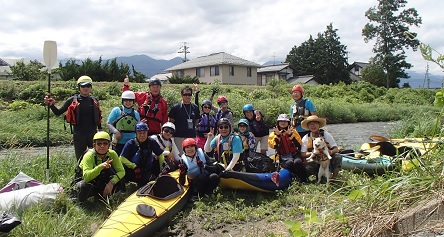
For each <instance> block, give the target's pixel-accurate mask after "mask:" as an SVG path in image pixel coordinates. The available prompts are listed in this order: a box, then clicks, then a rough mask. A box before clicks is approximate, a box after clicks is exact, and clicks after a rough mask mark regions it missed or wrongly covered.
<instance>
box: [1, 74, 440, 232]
mask: <svg viewBox="0 0 444 237" xmlns="http://www.w3.org/2000/svg"><path fill="white" fill-rule="evenodd" d="M64 85H65V84H64V83H60V85H58V86H59V87H63V86H64ZM134 86H135V88H136V89H137V90H143V89H145V86H146V85H142V84H141V85H134ZM118 87H119V84H117V83H103V85H100V86H97V87H95V88H94V90H95V92H97V95H100V97H101V100H100V102H101V106H102V109H103V114H104V118H105V119H106V117H107V115H108V114H109V112H110V110H111V109H112V107H114V106H117V105H118V104H120V99H119V96H118V91H119V90H118V89H119V88H118ZM180 87H182V86H181V85H179V86H177V85H169V86H165V87H164V88H163V94H164V96H165V97H166V98H167V99H168V101H169V102H170V103H173V102H175V101H177V100H178V98H179V95H178V89H177V88H180ZM212 87H219V88H220V89H221V92H220V93H223V94H225V95H227V96H228V98H229V99H230V107H232V108H233V110H234V111H235V116H236V118H239V116H240V114H241V108H242V105H243V104H245V103H250V102H251V101H254V105H255V107H257V108H258V109H260V110H262V111H263V112H264V113H265V114H266V116H267V117H268V118H269V120H268V121H269V123H270V124H274V122H273V118H275V117H276V116H277V114H279V113H284V112H286V111H288V108H289V105H290V104H291V100H290V99H289V97H288V94H284V92H285V90H287V89H288V88H280V87H281V85H277V86H275V87H272V88H267V90H264V87H251V88H250V87H242V86H224V87H221V86H220V85H206V86H202V95H201V100H203V99H204V98H207V97H208V96H209V93H210V91H211V88H212ZM56 88H57V85H55V89H56ZM67 88H68V87H67ZM116 88H117V89H116ZM55 89H54V90H55ZM10 90H11V87H10V86H8V87H7V88H6V89H5V91H10ZM67 90H68V89H67ZM324 90H325V91H318V88H314V87H313V88H312V87H307V95H308V97H310V98H312V99H313V101H314V102H315V104H316V106H317V108H318V114H319V115H320V116H322V117H327V118H328V119H329V122H356V121H391V120H402V121H401V122H400V125H399V126H398V127H397V128H396V129H395V130H394V131H393V132H392V133H391V137H393V138H394V137H422V136H424V135H428V136H431V135H433V134H438V135H436V136H438V137H440V136H441V135H440V133H441V131H440V128H441V127H440V126H439V125H438V123H437V121H436V114H435V113H436V112H439V109H437V108H434V107H432V106H431V102H430V103H429V101H428V97H427V96H429V95H428V94H427V93H429V92H427V91H410V90H405V91H399V92H397V91H395V90H392V89H391V90H389V92H387V94H386V95H383V96H381V97H377V96H376V95H371V96H370V97H371V98H369V95H370V94H369V93H370V92H362V91H364V89H360V88H359V87H356V85H352V86H350V88H348V87H345V86H343V85H338V86H337V87H336V86H335V87H332V88H330V87H324ZM107 91H114V92H112V93H111V92H107ZM116 91H117V92H116ZM352 91H357V92H358V95H357V96H353V95H352ZM0 92H2V90H1V88H0ZM267 92H269V93H267ZM327 92H329V93H327ZM58 93H60V94H62V93H65V94H66V95H70V93H68V92H66V91H62V90H61V89H60V92H58ZM321 93H323V94H321ZM397 93H401V94H403V95H402V101H401V102H396V103H392V102H393V101H395V100H397V99H399V98H400V97H401V96H398V94H397ZM409 93H411V94H409ZM0 94H1V93H0ZM4 94H5V95H6V94H8V93H4ZM324 94H325V95H324ZM8 95H9V94H8ZM321 95H322V96H321ZM331 95H336V97H328V96H331ZM423 95H425V96H424V97H421V96H423ZM359 96H361V97H363V96H365V100H372V101H370V102H365V101H364V99H361V100H359V99H357V98H360V97H359ZM363 98H364V97H363ZM411 98H414V99H415V100H418V101H420V103H421V104H416V105H415V104H414V103H415V102H414V101H415V100H412V101H413V102H412V101H409V100H410V99H411ZM59 100H62V99H59ZM62 101H63V100H62ZM388 101H389V102H388ZM407 102H408V103H407ZM412 104H414V106H412ZM59 105H60V104H59ZM0 108H1V109H2V116H0V126H1V127H2V130H1V131H0V146H2V147H3V148H11V149H9V150H3V151H2V155H0V159H1V161H2V162H0V187H1V186H4V185H5V184H6V183H7V182H8V181H9V180H10V179H12V178H13V176H15V175H16V174H18V173H19V172H20V171H23V172H24V173H26V174H28V175H29V176H31V177H33V178H35V179H36V180H41V181H44V180H45V167H46V155H45V154H44V152H37V151H35V150H34V149H38V148H33V147H34V146H44V145H45V144H46V143H45V142H46V112H47V111H46V110H45V107H44V106H42V105H38V104H33V103H31V102H27V101H24V100H22V102H20V101H19V100H15V101H14V103H10V102H8V101H5V100H4V99H2V100H1V101H0ZM50 121H51V131H50V135H51V138H50V141H51V144H52V145H61V144H63V145H69V144H70V141H71V134H70V133H69V126H68V128H67V130H66V131H65V130H64V128H63V119H62V118H60V117H55V116H53V114H51V120H50ZM15 147H26V150H28V152H27V153H19V152H16V150H14V149H12V148H15ZM443 153H444V152H443V146H442V144H437V146H436V147H434V148H433V149H432V150H431V151H429V152H428V153H427V155H425V156H422V157H421V158H420V164H421V167H420V168H417V169H414V170H413V171H411V172H408V173H406V172H403V171H402V170H401V171H395V172H390V173H387V174H386V175H384V176H381V177H373V178H372V177H367V176H366V175H364V174H354V173H351V172H348V171H345V170H343V171H341V173H340V179H341V180H343V181H344V183H333V184H331V185H330V186H326V185H299V184H297V183H293V184H292V185H291V186H290V187H289V188H288V190H285V191H279V192H276V193H254V192H244V191H232V190H220V189H217V190H216V192H215V193H214V194H212V195H211V196H208V197H202V198H201V199H200V200H198V201H197V202H196V203H195V205H192V206H188V207H187V208H185V209H184V210H183V211H182V212H180V213H179V214H178V215H176V216H175V217H174V218H173V220H171V221H170V223H169V227H168V228H167V229H165V230H164V232H166V233H169V234H171V235H182V236H185V235H190V234H193V233H194V235H195V236H205V235H206V236H209V235H218V236H227V235H228V234H231V232H229V231H237V232H235V233H236V234H238V235H245V236H289V235H290V236H318V235H320V233H322V236H376V235H378V233H380V231H382V230H384V229H386V228H387V226H388V225H389V224H390V223H391V221H392V218H393V217H394V216H395V215H396V213H399V212H401V211H403V210H405V209H407V208H409V207H411V206H414V205H415V204H416V203H418V202H419V201H421V200H424V199H426V198H429V197H433V196H435V195H437V194H439V193H442V187H443V179H442V176H440V175H438V174H440V173H441V170H442V165H443V164H442V159H441V157H442V156H443V155H444V154H443ZM75 163H76V162H75V158H74V154H72V153H67V152H66V151H64V150H59V151H57V150H54V151H52V152H51V159H50V169H51V170H50V174H51V176H50V177H51V178H50V180H49V181H45V183H49V182H58V183H61V184H62V186H63V187H65V191H68V189H69V184H70V182H71V179H72V178H73V175H74V167H75ZM126 195H129V193H127V194H126ZM123 198H125V196H116V197H112V198H110V199H109V200H104V201H103V202H101V203H99V204H90V205H89V206H86V207H80V206H78V205H77V204H75V203H73V202H71V201H70V200H69V198H68V197H67V196H66V195H65V194H62V195H59V197H58V198H57V200H56V201H55V202H54V203H51V204H50V205H48V204H41V205H37V206H34V207H31V208H28V209H26V210H25V211H24V212H21V213H16V214H17V215H18V216H19V217H20V218H21V220H22V224H21V225H19V226H18V227H16V228H15V229H14V230H13V231H12V232H11V233H10V234H9V235H8V236H91V235H92V234H93V233H94V231H95V230H96V229H97V228H98V226H99V225H100V224H101V223H102V222H103V221H104V220H105V218H106V217H107V216H108V215H109V214H110V212H111V211H112V210H113V209H115V208H116V207H117V205H118V204H119V203H120V202H121V201H122V200H123ZM190 223H198V224H199V225H197V226H196V225H194V226H193V225H192V226H190ZM255 223H257V224H255ZM224 231H225V232H224ZM227 231H228V232H227ZM321 231H322V232H321Z"/></svg>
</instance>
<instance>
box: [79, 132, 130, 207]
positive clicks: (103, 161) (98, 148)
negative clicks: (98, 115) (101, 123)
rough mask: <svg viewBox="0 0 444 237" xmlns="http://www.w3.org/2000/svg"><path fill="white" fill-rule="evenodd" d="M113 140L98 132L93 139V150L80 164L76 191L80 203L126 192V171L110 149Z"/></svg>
mask: <svg viewBox="0 0 444 237" xmlns="http://www.w3.org/2000/svg"><path fill="white" fill-rule="evenodd" d="M110 144H111V138H110V136H109V134H108V133H107V132H103V131H101V132H97V133H96V134H95V135H94V137H93V149H90V150H88V151H87V152H86V153H85V154H84V155H83V158H82V160H81V161H80V164H79V167H78V168H79V169H77V170H78V171H79V173H78V174H77V173H76V175H79V176H80V177H82V180H81V181H79V182H77V183H76V185H75V187H74V188H75V189H76V191H77V199H78V201H79V202H80V203H83V202H85V201H86V200H87V199H88V198H89V197H92V196H96V197H100V196H101V197H108V196H110V195H111V194H113V193H114V192H116V191H119V190H122V189H123V190H124V189H125V188H124V185H125V184H124V182H122V179H123V177H124V176H125V170H124V169H123V166H122V163H121V162H120V159H119V156H118V155H117V153H116V152H115V151H113V150H111V149H109V147H110Z"/></svg>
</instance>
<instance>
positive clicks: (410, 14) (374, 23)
mask: <svg viewBox="0 0 444 237" xmlns="http://www.w3.org/2000/svg"><path fill="white" fill-rule="evenodd" d="M378 2H379V4H378V6H377V7H371V8H370V9H368V10H367V12H366V13H365V16H366V17H367V18H368V19H369V20H370V23H367V24H366V25H365V26H364V28H363V30H362V35H363V36H364V37H365V38H364V41H365V42H366V43H368V42H369V41H370V40H372V39H376V42H375V44H374V46H373V52H374V53H375V54H376V55H375V56H374V57H373V58H372V61H373V63H375V64H378V65H380V66H381V67H382V68H383V69H384V71H385V73H386V77H387V78H386V83H387V84H386V86H387V88H389V87H398V83H399V82H400V78H408V75H407V73H406V72H405V69H410V68H411V67H412V65H411V64H410V63H408V62H407V61H406V56H405V49H409V48H410V47H411V48H412V49H413V50H416V49H417V47H418V45H419V42H418V40H415V39H413V40H412V39H410V38H409V37H408V36H407V35H406V34H405V32H408V31H409V26H419V25H420V24H421V23H422V20H421V17H419V15H418V13H417V11H416V9H414V8H409V9H404V10H402V11H401V12H399V14H396V13H398V11H399V10H400V8H404V7H405V5H406V4H407V1H406V0H378ZM410 33H411V34H412V35H413V36H415V37H416V33H413V32H410Z"/></svg>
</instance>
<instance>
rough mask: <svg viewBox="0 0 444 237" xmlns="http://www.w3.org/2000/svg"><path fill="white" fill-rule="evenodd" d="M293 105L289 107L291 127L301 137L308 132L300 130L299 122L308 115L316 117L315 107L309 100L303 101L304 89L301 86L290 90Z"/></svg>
mask: <svg viewBox="0 0 444 237" xmlns="http://www.w3.org/2000/svg"><path fill="white" fill-rule="evenodd" d="M291 96H292V97H293V100H294V103H293V104H292V105H291V106H290V119H291V125H292V126H293V127H294V128H295V129H296V131H297V132H298V133H299V136H301V137H303V136H304V135H305V134H307V133H308V132H309V131H308V130H306V129H304V128H302V126H301V122H302V121H304V119H305V118H307V117H308V116H310V115H316V107H315V105H314V104H313V102H312V101H311V100H310V99H304V98H303V97H304V89H303V88H302V86H301V85H294V86H293V88H292V89H291Z"/></svg>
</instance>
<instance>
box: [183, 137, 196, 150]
mask: <svg viewBox="0 0 444 237" xmlns="http://www.w3.org/2000/svg"><path fill="white" fill-rule="evenodd" d="M187 146H197V144H196V140H194V138H187V139H185V140H183V142H182V148H185V147H187Z"/></svg>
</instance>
